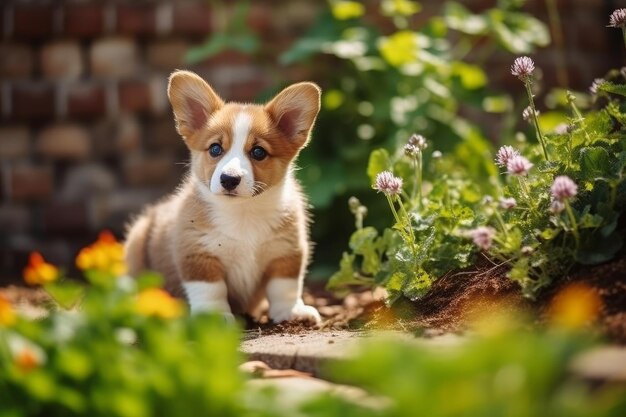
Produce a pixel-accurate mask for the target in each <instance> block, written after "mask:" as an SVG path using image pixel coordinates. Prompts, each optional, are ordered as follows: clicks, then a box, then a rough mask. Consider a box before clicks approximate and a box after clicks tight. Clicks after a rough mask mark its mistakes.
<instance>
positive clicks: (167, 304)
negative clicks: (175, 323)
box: [135, 288, 184, 319]
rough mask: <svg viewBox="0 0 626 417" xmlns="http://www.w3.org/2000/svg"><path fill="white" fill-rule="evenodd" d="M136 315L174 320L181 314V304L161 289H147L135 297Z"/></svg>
mask: <svg viewBox="0 0 626 417" xmlns="http://www.w3.org/2000/svg"><path fill="white" fill-rule="evenodd" d="M135 310H136V311H137V313H139V314H141V315H142V316H146V317H159V318H162V319H175V318H177V317H180V316H181V315H182V314H183V311H184V309H183V303H182V302H181V301H180V300H178V299H176V298H174V297H172V296H171V295H170V294H169V293H168V292H167V291H165V290H163V289H161V288H148V289H145V290H143V291H141V292H140V293H139V294H138V295H137V299H136V301H135Z"/></svg>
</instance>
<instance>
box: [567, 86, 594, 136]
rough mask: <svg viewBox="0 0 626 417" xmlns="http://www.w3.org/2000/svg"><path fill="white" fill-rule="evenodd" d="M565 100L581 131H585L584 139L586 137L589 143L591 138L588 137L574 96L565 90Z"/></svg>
mask: <svg viewBox="0 0 626 417" xmlns="http://www.w3.org/2000/svg"><path fill="white" fill-rule="evenodd" d="M567 102H568V103H569V105H570V107H571V108H572V112H573V113H574V116H575V117H576V123H578V124H579V125H580V128H581V129H582V130H583V132H585V139H587V143H590V142H591V138H590V137H589V133H587V130H586V129H585V126H584V124H583V123H584V122H585V119H584V118H583V115H582V114H581V113H580V110H578V106H577V105H576V96H574V95H573V94H572V93H571V92H569V91H568V92H567Z"/></svg>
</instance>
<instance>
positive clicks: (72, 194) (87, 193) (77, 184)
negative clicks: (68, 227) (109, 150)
mask: <svg viewBox="0 0 626 417" xmlns="http://www.w3.org/2000/svg"><path fill="white" fill-rule="evenodd" d="M114 189H115V176H114V175H113V172H111V170H110V169H109V168H107V167H105V166H104V165H101V164H96V163H86V164H76V165H73V166H72V167H70V168H69V169H68V171H67V173H66V174H65V176H64V178H63V182H62V185H61V186H60V187H59V191H58V192H57V193H55V195H58V196H59V198H60V199H62V200H65V201H85V199H86V198H88V197H91V196H93V195H99V194H108V193H110V192H112V191H113V190H114Z"/></svg>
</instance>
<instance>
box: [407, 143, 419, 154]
mask: <svg viewBox="0 0 626 417" xmlns="http://www.w3.org/2000/svg"><path fill="white" fill-rule="evenodd" d="M403 149H404V154H405V155H406V156H411V157H413V156H416V155H417V154H418V153H419V151H420V150H419V148H418V147H417V146H415V145H411V144H410V143H407V144H406V145H404V148H403Z"/></svg>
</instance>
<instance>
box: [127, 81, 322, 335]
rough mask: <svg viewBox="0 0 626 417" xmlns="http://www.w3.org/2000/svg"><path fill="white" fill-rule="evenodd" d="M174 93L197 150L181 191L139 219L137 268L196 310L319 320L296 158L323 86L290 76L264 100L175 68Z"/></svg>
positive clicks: (134, 231) (131, 253)
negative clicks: (309, 283) (236, 98)
mask: <svg viewBox="0 0 626 417" xmlns="http://www.w3.org/2000/svg"><path fill="white" fill-rule="evenodd" d="M167 94H168V97H169V100H170V103H171V104H172V108H173V111H174V118H175V120H176V129H177V131H178V133H179V134H180V135H181V136H182V138H183V139H184V141H185V144H186V145H187V147H188V148H189V151H190V152H191V165H190V170H189V174H188V175H187V177H186V179H185V180H184V181H183V182H182V184H181V185H180V186H179V188H178V190H177V191H176V192H175V193H174V194H173V195H171V196H169V197H167V198H166V199H165V200H163V201H162V202H161V203H158V204H156V205H154V206H151V207H149V208H147V209H146V210H145V211H144V212H143V214H141V215H140V216H139V217H138V218H137V219H135V221H134V222H133V223H132V224H131V225H130V227H129V229H128V233H127V239H126V242H125V257H126V261H127V263H128V266H129V270H130V273H131V274H133V275H135V274H137V273H139V272H141V271H142V270H154V271H157V272H160V273H161V274H162V275H163V276H164V277H165V280H166V289H167V290H168V291H170V292H171V293H172V294H173V295H177V296H180V297H186V299H187V301H188V303H189V307H190V310H191V313H192V314H193V313H198V312H203V311H217V312H221V313H223V314H224V315H225V316H226V317H228V318H233V316H232V314H233V313H252V312H253V311H255V309H256V307H257V306H259V305H260V304H261V303H262V302H263V301H264V300H267V301H269V316H270V318H271V319H272V320H273V321H274V322H282V321H286V320H298V321H307V322H310V323H318V322H319V321H320V316H319V313H318V312H317V310H316V309H315V308H314V307H311V306H307V305H305V304H304V302H303V301H302V284H303V279H304V274H305V271H306V267H307V263H308V261H309V257H310V247H309V231H308V229H309V225H308V222H309V220H308V215H307V211H306V206H307V203H306V200H305V197H304V196H303V194H302V191H301V189H300V186H299V184H298V182H297V180H296V179H295V176H294V172H293V171H294V160H295V158H296V157H297V155H298V153H299V152H300V150H301V149H302V148H303V147H304V146H305V145H306V144H307V142H308V141H309V138H310V134H311V130H312V127H313V124H314V122H315V118H316V117H317V113H318V112H319V109H320V94H321V92H320V89H319V87H318V86H317V85H315V84H313V83H310V82H302V83H298V84H294V85H291V86H290V87H287V88H286V89H284V90H283V91H281V92H280V93H279V94H278V95H276V96H275V97H274V98H273V99H272V100H271V101H269V102H268V103H267V104H265V105H254V104H239V103H224V101H223V100H222V99H221V98H220V97H219V96H218V95H217V94H216V93H215V91H213V89H212V88H211V87H210V86H209V85H208V84H207V83H206V82H205V81H204V80H203V79H202V78H200V77H199V76H198V75H196V74H194V73H192V72H189V71H176V72H174V73H173V74H172V75H171V76H170V78H169V84H168V90H167Z"/></svg>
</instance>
